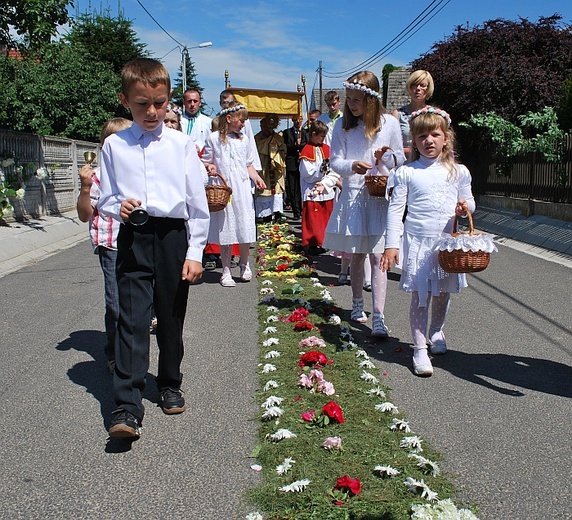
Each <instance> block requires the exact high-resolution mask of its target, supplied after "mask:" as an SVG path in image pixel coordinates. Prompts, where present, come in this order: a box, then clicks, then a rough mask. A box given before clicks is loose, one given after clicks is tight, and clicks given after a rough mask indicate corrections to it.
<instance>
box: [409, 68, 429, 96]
mask: <svg viewBox="0 0 572 520" xmlns="http://www.w3.org/2000/svg"><path fill="white" fill-rule="evenodd" d="M423 81H425V82H426V83H427V90H426V91H425V100H427V99H430V98H431V96H432V95H433V91H434V90H435V84H434V83H433V76H431V74H429V72H427V71H426V70H416V71H415V72H412V73H411V75H410V76H409V78H408V79H407V83H405V90H406V91H407V93H408V94H409V89H410V88H411V87H414V86H416V85H419V83H422V82H423Z"/></svg>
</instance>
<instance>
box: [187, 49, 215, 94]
mask: <svg viewBox="0 0 572 520" xmlns="http://www.w3.org/2000/svg"><path fill="white" fill-rule="evenodd" d="M212 45H213V42H203V43H199V44H198V45H194V46H193V47H187V46H186V45H183V48H182V49H181V73H182V76H183V85H182V86H183V92H185V90H187V60H186V59H185V58H186V57H188V56H189V49H204V48H205V47H212Z"/></svg>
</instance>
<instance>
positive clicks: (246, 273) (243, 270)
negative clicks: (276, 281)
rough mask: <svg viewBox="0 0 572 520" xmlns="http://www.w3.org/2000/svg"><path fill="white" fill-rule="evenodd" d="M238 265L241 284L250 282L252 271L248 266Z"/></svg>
mask: <svg viewBox="0 0 572 520" xmlns="http://www.w3.org/2000/svg"><path fill="white" fill-rule="evenodd" d="M239 265H240V280H241V281H243V282H250V280H252V271H251V269H250V266H249V265H248V264H239Z"/></svg>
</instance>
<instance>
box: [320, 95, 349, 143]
mask: <svg viewBox="0 0 572 520" xmlns="http://www.w3.org/2000/svg"><path fill="white" fill-rule="evenodd" d="M324 101H325V102H326V106H327V107H328V112H327V113H325V114H322V115H320V116H319V117H318V121H322V123H326V124H327V125H328V135H327V136H326V139H325V140H324V143H326V144H327V145H331V144H332V132H333V131H334V125H335V124H336V121H337V120H338V119H341V117H342V115H343V113H342V111H341V110H340V96H339V95H338V93H337V92H336V91H335V90H330V91H329V92H326V95H325V96H324Z"/></svg>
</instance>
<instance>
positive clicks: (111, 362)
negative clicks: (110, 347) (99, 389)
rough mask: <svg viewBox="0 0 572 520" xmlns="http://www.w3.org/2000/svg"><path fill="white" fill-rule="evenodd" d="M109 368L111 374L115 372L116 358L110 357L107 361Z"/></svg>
mask: <svg viewBox="0 0 572 520" xmlns="http://www.w3.org/2000/svg"><path fill="white" fill-rule="evenodd" d="M107 370H109V373H110V374H115V359H110V360H109V361H108V362H107Z"/></svg>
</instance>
